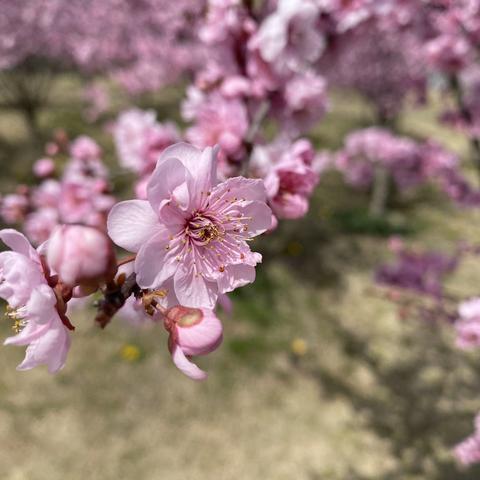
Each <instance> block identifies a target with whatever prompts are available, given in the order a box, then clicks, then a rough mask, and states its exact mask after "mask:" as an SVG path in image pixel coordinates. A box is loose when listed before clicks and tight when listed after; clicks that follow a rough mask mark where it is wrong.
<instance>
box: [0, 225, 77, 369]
mask: <svg viewBox="0 0 480 480" xmlns="http://www.w3.org/2000/svg"><path fill="white" fill-rule="evenodd" d="M0 238H1V239H2V241H3V242H4V243H6V244H7V245H8V246H9V247H10V248H11V249H12V250H13V251H7V252H2V253H0V297H1V298H3V299H5V300H6V301H7V302H8V304H9V307H8V309H7V314H8V316H9V317H11V318H12V319H13V320H14V322H15V325H14V328H15V329H16V330H17V334H16V335H14V336H12V337H8V338H7V339H6V340H5V342H4V343H5V345H28V347H27V350H26V354H25V359H24V360H23V362H22V363H21V364H20V365H19V366H18V367H17V369H18V370H29V369H31V368H34V367H36V366H38V365H41V364H46V365H47V367H48V371H49V372H50V373H55V372H57V371H58V370H60V369H61V368H62V367H63V365H64V364H65V359H66V356H67V353H68V350H69V348H70V337H69V333H68V330H67V328H66V327H65V325H64V324H63V323H62V320H61V318H60V315H59V312H58V310H57V306H58V300H57V297H56V295H55V292H54V291H53V290H52V288H51V287H50V286H49V285H48V283H47V280H46V278H45V274H44V272H43V268H42V263H41V260H40V257H39V255H38V253H37V251H36V250H35V249H34V248H33V247H31V246H30V244H29V243H28V240H27V239H26V238H25V237H24V236H23V235H22V234H21V233H19V232H17V231H15V230H1V231H0Z"/></svg>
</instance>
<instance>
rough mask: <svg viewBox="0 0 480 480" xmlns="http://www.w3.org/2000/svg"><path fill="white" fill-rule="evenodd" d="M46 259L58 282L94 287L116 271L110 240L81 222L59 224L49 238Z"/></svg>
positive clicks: (71, 285)
mask: <svg viewBox="0 0 480 480" xmlns="http://www.w3.org/2000/svg"><path fill="white" fill-rule="evenodd" d="M47 261H48V265H49V267H50V268H51V269H52V270H53V271H55V272H56V273H57V274H58V276H59V279H60V281H61V282H63V283H64V284H66V285H68V286H70V287H74V286H77V285H81V286H83V287H90V288H96V287H97V286H98V284H99V283H100V282H101V281H104V280H109V279H111V278H113V276H114V275H115V270H116V262H115V254H114V251H113V246H112V242H111V241H110V239H109V238H108V237H107V235H106V234H105V233H103V232H102V231H100V230H98V229H96V228H94V227H87V226H82V225H60V226H58V227H57V228H55V230H54V231H53V233H52V236H51V237H50V239H49V241H48V247H47Z"/></svg>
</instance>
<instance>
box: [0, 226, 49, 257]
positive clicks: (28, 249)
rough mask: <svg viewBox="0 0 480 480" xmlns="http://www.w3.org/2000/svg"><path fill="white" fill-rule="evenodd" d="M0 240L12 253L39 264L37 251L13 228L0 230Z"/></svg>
mask: <svg viewBox="0 0 480 480" xmlns="http://www.w3.org/2000/svg"><path fill="white" fill-rule="evenodd" d="M0 239H1V240H2V241H3V243H5V245H7V246H8V247H10V249H12V250H13V251H14V252H17V253H20V254H22V255H24V256H25V257H28V258H30V259H31V260H34V261H35V262H37V263H40V259H39V256H38V253H37V251H36V250H35V249H34V248H33V247H32V246H31V245H30V242H29V241H28V240H27V237H25V235H23V234H22V233H20V232H17V231H16V230H14V229H13V228H5V229H3V230H0Z"/></svg>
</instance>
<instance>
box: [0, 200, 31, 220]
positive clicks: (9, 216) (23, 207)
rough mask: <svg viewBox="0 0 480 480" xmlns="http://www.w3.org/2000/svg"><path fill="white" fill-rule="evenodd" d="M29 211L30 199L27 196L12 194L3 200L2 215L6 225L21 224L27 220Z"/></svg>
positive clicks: (0, 205) (1, 204) (0, 209)
mask: <svg viewBox="0 0 480 480" xmlns="http://www.w3.org/2000/svg"><path fill="white" fill-rule="evenodd" d="M27 210H28V198H27V197H26V196H25V195H21V194H18V193H11V194H10V195H5V196H4V197H3V198H2V199H1V203H0V214H1V216H2V219H3V221H4V222H5V223H9V224H12V223H19V222H22V221H23V220H24V219H25V215H26V213H27Z"/></svg>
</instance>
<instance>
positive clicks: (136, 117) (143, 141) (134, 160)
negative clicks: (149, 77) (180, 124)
mask: <svg viewBox="0 0 480 480" xmlns="http://www.w3.org/2000/svg"><path fill="white" fill-rule="evenodd" d="M155 117H156V115H155V112H153V111H152V110H147V111H142V110H139V109H136V108H134V109H131V110H127V111H125V112H123V113H122V114H120V116H119V117H118V120H117V121H116V123H115V127H114V131H113V136H114V139H115V146H116V148H117V152H118V156H119V160H120V164H121V165H122V166H124V167H125V168H128V169H129V170H132V171H134V172H135V173H137V174H139V175H146V174H150V173H151V172H152V171H153V169H154V168H155V164H156V162H157V159H158V157H159V156H160V154H161V153H162V152H163V150H165V148H167V147H168V146H170V145H173V144H174V143H176V142H178V141H179V140H180V133H179V132H178V129H177V127H176V126H175V124H173V123H170V122H167V123H165V124H161V123H158V122H157V120H156V118H155Z"/></svg>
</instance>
